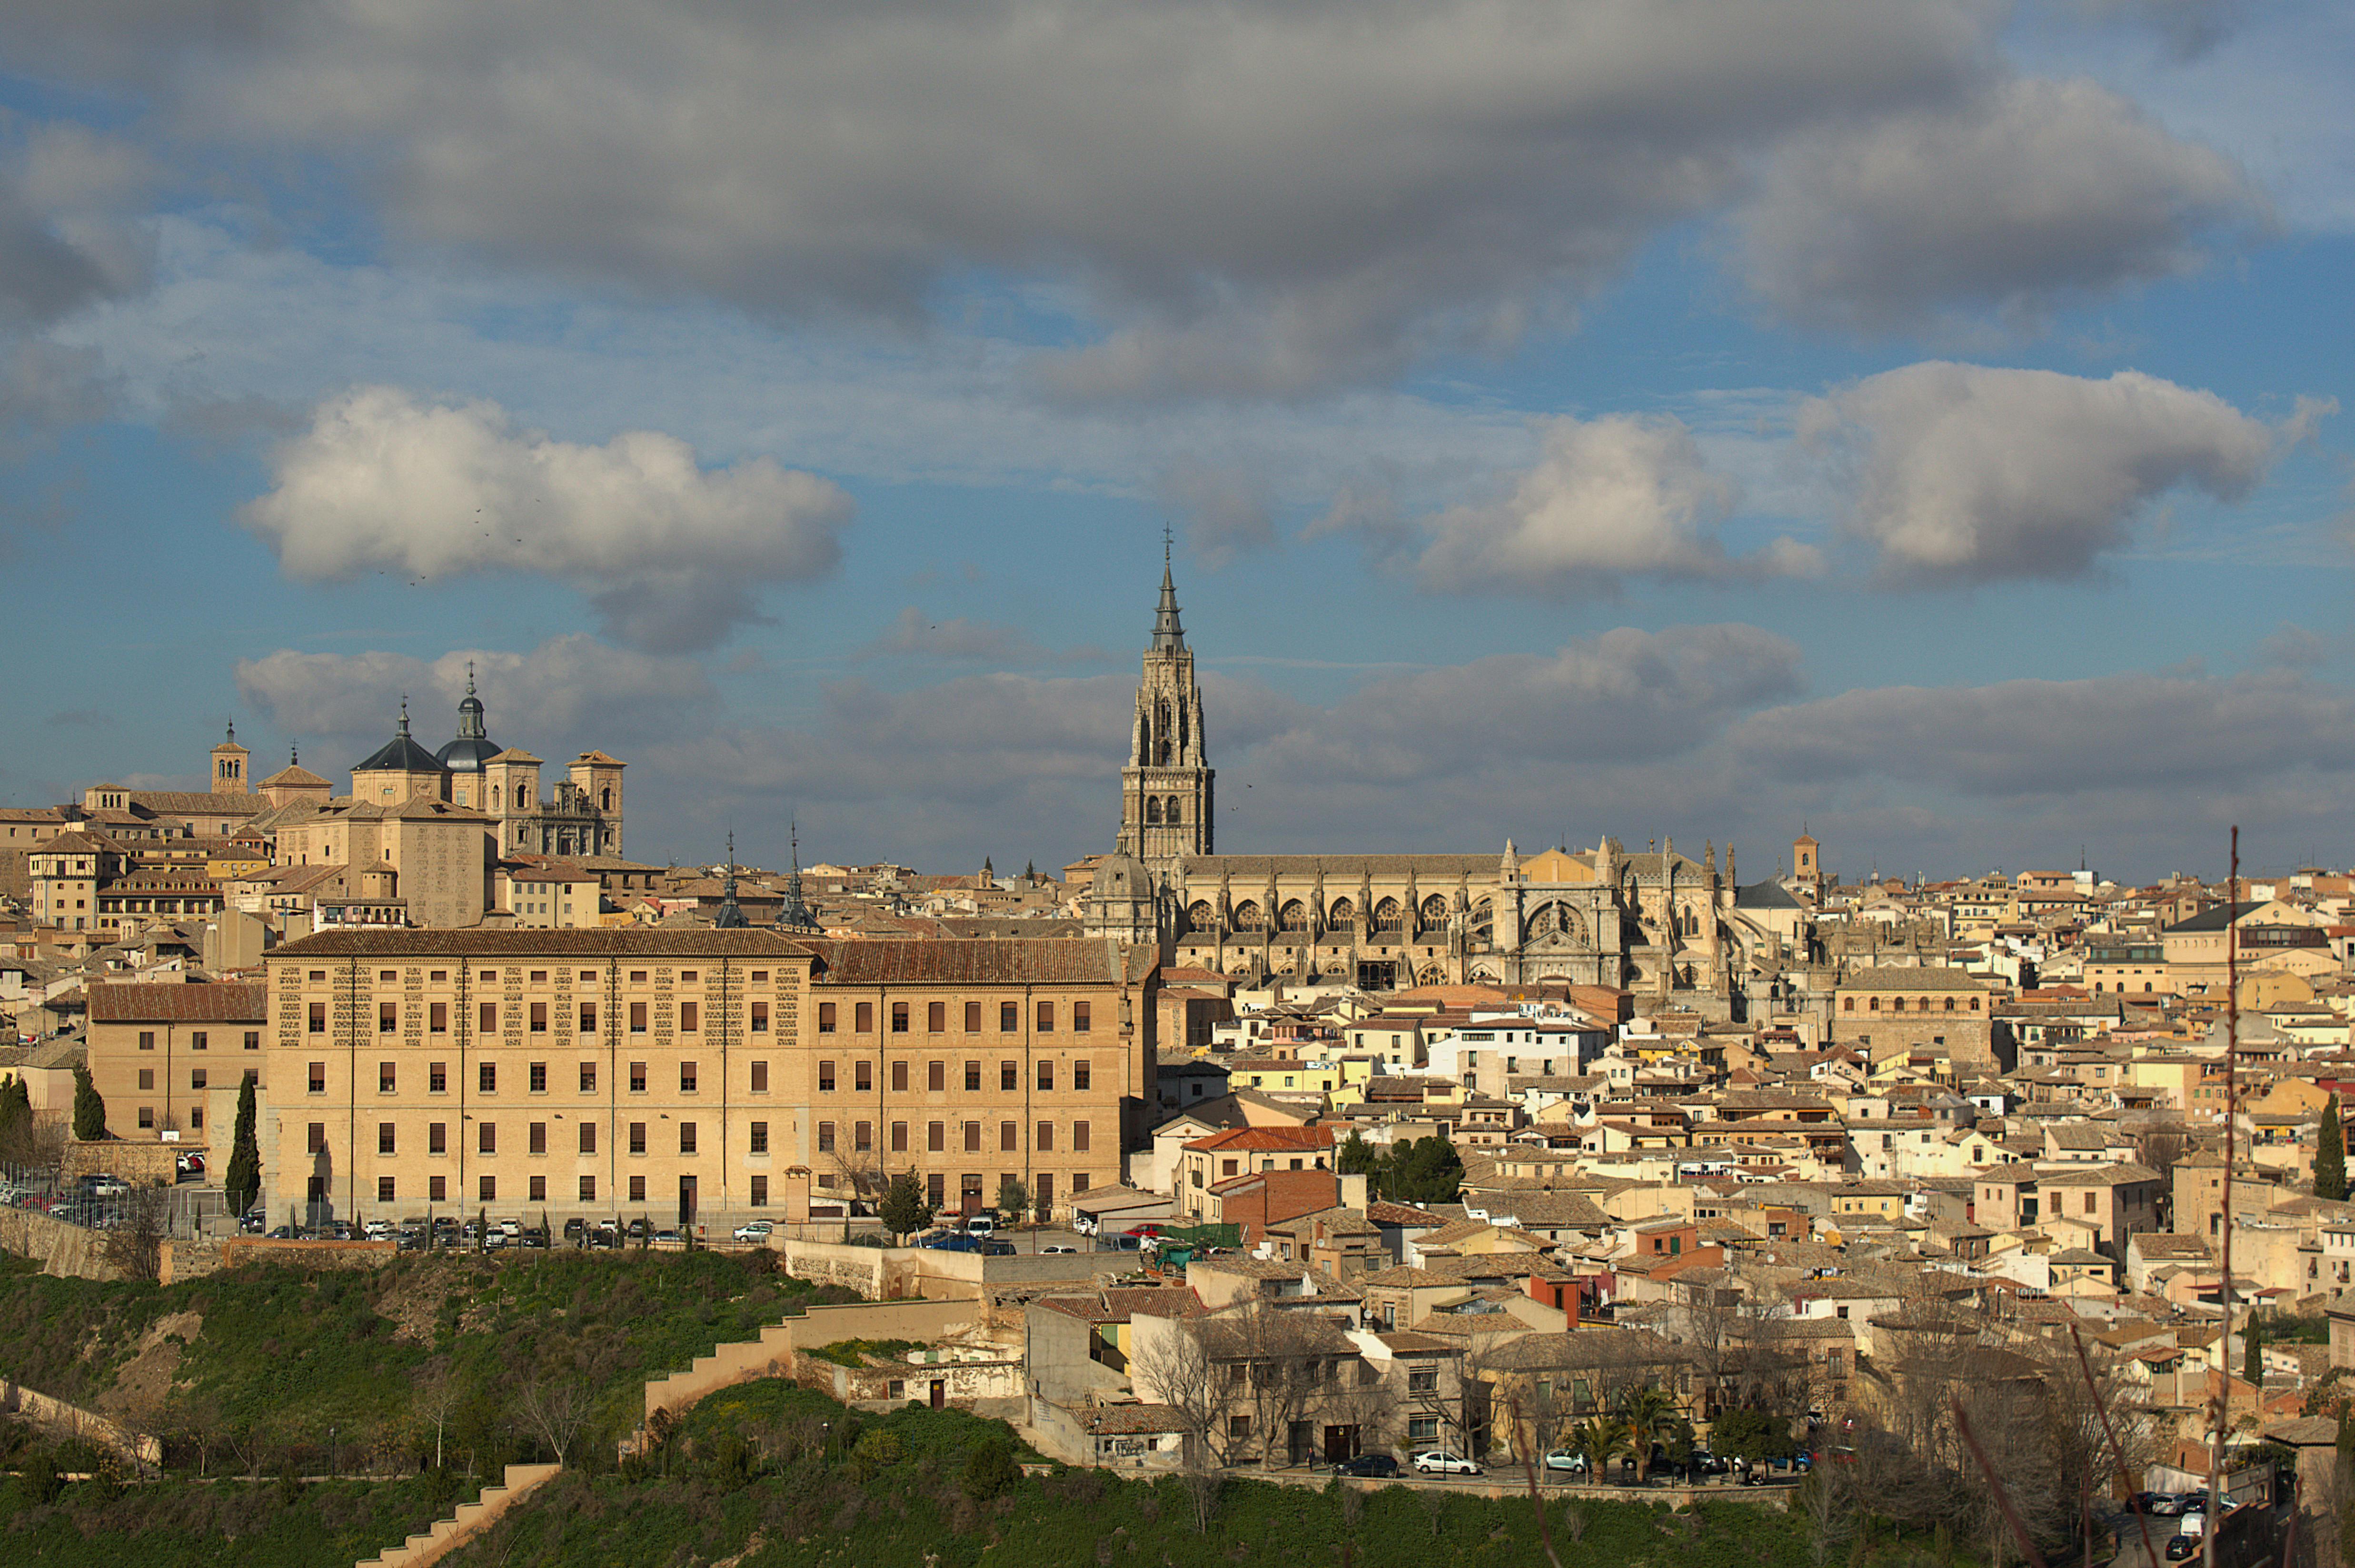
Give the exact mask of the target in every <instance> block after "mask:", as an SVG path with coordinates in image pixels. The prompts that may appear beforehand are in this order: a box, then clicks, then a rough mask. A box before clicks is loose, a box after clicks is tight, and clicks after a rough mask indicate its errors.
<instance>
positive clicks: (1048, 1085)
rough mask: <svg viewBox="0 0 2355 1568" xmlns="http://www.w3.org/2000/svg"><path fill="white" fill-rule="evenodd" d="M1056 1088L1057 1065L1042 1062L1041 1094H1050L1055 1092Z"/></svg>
mask: <svg viewBox="0 0 2355 1568" xmlns="http://www.w3.org/2000/svg"><path fill="white" fill-rule="evenodd" d="M1054 1087H1055V1064H1054V1063H1053V1062H1051V1061H1041V1062H1040V1063H1039V1093H1041V1094H1046V1093H1052V1092H1053V1090H1054Z"/></svg>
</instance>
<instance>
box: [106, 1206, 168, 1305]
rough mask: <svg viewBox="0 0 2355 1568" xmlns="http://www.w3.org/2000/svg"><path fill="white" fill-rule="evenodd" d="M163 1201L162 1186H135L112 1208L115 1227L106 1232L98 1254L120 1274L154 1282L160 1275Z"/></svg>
mask: <svg viewBox="0 0 2355 1568" xmlns="http://www.w3.org/2000/svg"><path fill="white" fill-rule="evenodd" d="M164 1203H165V1198H164V1191H163V1189H161V1188H158V1187H134V1188H133V1189H131V1190H130V1192H129V1193H127V1194H126V1195H125V1196H124V1197H123V1200H122V1202H121V1205H120V1206H119V1207H118V1208H117V1210H116V1211H115V1212H116V1220H115V1223H114V1227H113V1229H112V1230H110V1231H108V1232H107V1233H106V1244H105V1246H104V1248H103V1249H102V1251H101V1256H103V1257H104V1258H105V1259H106V1261H107V1262H108V1263H110V1264H113V1265H114V1266H115V1267H116V1268H117V1269H119V1270H121V1271H122V1274H123V1278H125V1279H128V1280H135V1281H138V1282H140V1283H142V1284H145V1285H153V1284H155V1282H156V1281H157V1280H159V1279H161V1278H162V1277H163V1275H164V1221H165V1213H164Z"/></svg>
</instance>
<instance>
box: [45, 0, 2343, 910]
mask: <svg viewBox="0 0 2355 1568" xmlns="http://www.w3.org/2000/svg"><path fill="white" fill-rule="evenodd" d="M24 20H25V25H23V26H21V27H12V28H11V29H10V36H9V37H7V38H5V39H0V108H5V115H6V117H5V120H0V508H5V510H0V572H5V579H0V581H5V598H0V603H5V606H6V608H7V610H8V613H9V620H10V622H11V625H12V629H13V630H14V632H15V634H16V635H15V636H14V637H13V638H12V640H11V645H12V648H13V649H14V651H15V653H16V659H15V660H14V664H15V674H16V678H15V679H13V680H11V681H9V682H7V683H5V695H0V721H5V726H6V732H7V733H8V735H9V736H10V737H11V740H12V741H13V744H11V745H10V746H9V747H8V748H7V751H6V753H5V760H4V761H0V798H5V799H8V800H11V801H15V802H20V803H35V802H47V801H52V800H56V799H60V798H65V797H66V796H67V795H69V793H71V792H74V791H77V790H79V789H80V787H81V786H82V785H83V784H87V783H89V782H91V781H92V780H94V779H97V778H100V777H110V778H117V779H124V778H128V779H132V780H134V781H136V782H150V783H154V784H167V783H171V782H177V781H182V780H185V781H186V782H189V783H193V782H194V781H195V779H196V778H197V776H199V774H200V771H201V769H202V766H203V761H202V759H203V753H204V751H205V749H206V748H207V747H208V746H209V745H210V744H211V742H212V741H213V740H214V739H215V738H217V736H218V731H219V727H220V726H221V725H222V724H223V723H224V722H226V721H227V720H228V719H229V717H230V716H231V715H232V714H233V715H234V716H235V718H236V720H237V722H238V726H239V735H240V739H241V740H244V741H246V742H247V743H248V744H250V745H251V746H253V747H254V748H255V749H256V751H257V752H261V753H262V755H263V757H264V759H265V760H267V761H270V762H272V763H275V762H276V761H278V760H279V759H282V757H283V756H284V754H285V752H286V750H287V748H288V747H289V746H290V745H292V744H293V743H296V742H299V743H300V744H301V745H302V747H303V755H304V762H305V763H307V764H309V765H311V766H314V767H316V768H318V769H319V770H320V771H322V772H326V773H330V774H331V775H332V776H341V774H342V773H343V771H344V770H345V769H346V768H347V767H348V764H349V763H350V762H351V761H352V760H353V759H354V758H356V757H357V756H359V755H362V754H364V753H365V752H367V751H368V750H370V749H372V748H373V747H374V746H375V745H376V744H377V743H378V741H380V740H381V739H382V737H383V736H384V734H385V733H387V732H388V731H389V727H390V723H391V719H392V715H393V712H394V710H395V708H396V706H397V704H398V701H399V699H400V696H401V695H402V694H403V693H404V692H406V693H407V694H408V695H409V696H410V699H411V708H412V710H413V711H414V712H415V713H416V714H417V716H418V730H419V732H420V733H421V735H422V736H424V737H425V738H427V739H428V740H429V741H433V742H438V741H439V740H440V739H442V738H443V737H444V735H445V732H446V731H449V730H450V729H451V728H452V726H453V713H452V709H453V704H454V701H455V699H456V696H457V691H458V688H459V686H460V684H461V683H462V682H463V680H464V667H465V665H466V663H467V661H468V660H469V659H472V660H473V661H474V662H475V664H476V665H477V667H478V668H479V671H480V678H481V681H482V685H483V690H484V695H485V699H486V701H487V702H488V704H489V708H490V720H491V730H492V733H493V735H494V737H495V738H496V739H497V740H500V741H504V742H506V743H510V744H519V745H523V746H527V747H528V748H529V749H531V750H533V751H535V752H538V753H539V754H540V755H542V756H543V757H549V758H561V757H563V756H565V755H568V754H569V753H570V752H572V751H575V750H579V749H581V748H583V747H587V746H591V745H601V746H603V747H604V748H605V749H607V750H609V751H611V752H614V753H616V754H618V755H620V756H623V758H625V759H626V760H628V761H629V762H630V763H632V772H631V773H630V781H631V790H632V796H633V799H632V813H631V815H632V830H631V833H630V848H631V849H632V851H633V853H634V854H636V855H638V856H641V857H644V858H649V859H667V858H674V857H675V858H677V859H682V860H692V859H704V858H709V857H710V856H712V855H714V854H716V853H717V846H718V844H719V838H720V835H721V834H722V833H724V832H725V831H726V830H727V829H728V828H729V827H730V826H732V827H734V828H735V830H736V832H737V836H738V840H739V843H740V845H741V846H742V847H744V848H748V849H749V850H750V852H751V855H752V856H753V857H754V858H757V859H766V860H770V861H775V860H778V859H782V855H783V841H784V837H785V825H786V823H787V822H788V821H789V820H791V819H794V818H798V819H799V821H800V822H801V823H802V824H803V838H804V843H805V847H806V848H807V850H808V852H809V853H810V854H811V855H813V856H815V857H818V858H825V859H846V860H847V859H868V858H873V857H886V856H888V857H893V858H897V859H903V860H909V861H912V862H914V863H916V864H919V865H922V866H925V867H928V868H935V869H940V868H951V867H954V868H963V867H965V866H967V865H969V864H976V863H978V861H979V859H981V857H982V856H984V855H988V856H991V857H993V858H994V859H995V861H996V864H997V865H998V866H999V867H1001V868H1004V867H1007V866H1009V865H1019V864H1021V863H1022V862H1023V861H1025V860H1029V859H1035V860H1036V861H1038V862H1039V864H1041V865H1055V864H1060V863H1061V862H1062V861H1063V860H1065V859H1070V858H1071V857H1074V856H1077V855H1079V854H1082V853H1084V852H1087V851H1089V850H1092V849H1096V848H1103V846H1104V845H1105V843H1106V842H1107V840H1108V838H1109V837H1110V833H1111V830H1112V824H1113V817H1114V793H1113V790H1112V787H1111V784H1112V779H1113V777H1114V773H1115V771H1116V769H1117V767H1118V763H1119V760H1120V757H1119V747H1120V744H1121V738H1122V735H1123V733H1124V723H1123V720H1124V710H1125V709H1126V706H1127V703H1128V700H1129V692H1130V690H1131V688H1132V686H1133V681H1134V676H1135V657H1136V651H1137V650H1138V649H1139V648H1140V647H1141V645H1142V644H1143V642H1144V639H1145V635H1146V630H1147V628H1148V625H1149V617H1150V613H1151V608H1152V597H1153V589H1154V586H1155V583H1156V572H1157V568H1158V565H1159V561H1158V559H1157V558H1158V555H1159V551H1160V543H1161V528H1162V527H1163V525H1164V524H1165V523H1167V524H1169V525H1171V526H1173V527H1174V528H1175V529H1176V531H1177V572H1178V578H1179V583H1180V588H1181V597H1182V599H1183V601H1184V603H1185V606H1186V614H1187V624H1188V630H1189V633H1190V634H1191V635H1192V639H1193V641H1194V644H1195V645H1196V647H1197V649H1198V651H1199V656H1200V658H1201V661H1202V665H1203V668H1204V670H1205V675H1206V679H1207V680H1208V682H1209V722H1210V742H1211V751H1212V757H1213V760H1214V761H1215V762H1216V763H1218V765H1219V767H1220V795H1221V805H1222V813H1221V815H1222V816H1223V818H1224V820H1222V821H1221V823H1220V848H1225V849H1230V850H1238V851H1244V852H1249V851H1252V850H1257V849H1265V850H1270V851H1291V850H1311V849H1316V848H1415V849H1456V850H1462V849H1485V848H1490V847H1492V846H1493V847H1496V848H1501V846H1502V842H1503V840H1504V838H1505V837H1507V836H1508V835H1510V836H1512V837H1515V838H1517V839H1518V841H1519V842H1520V843H1521V844H1523V845H1524V846H1528V845H1529V844H1531V843H1536V842H1552V841H1564V840H1566V841H1569V842H1572V843H1576V844H1588V843H1592V842H1593V840H1594V839H1596V838H1597V837H1601V836H1603V835H1604V834H1612V835H1615V836H1617V837H1620V838H1622V839H1623V840H1625V841H1628V842H1630V843H1640V842H1642V841H1644V840H1646V839H1649V838H1652V837H1675V838H1677V839H1678V841H1679V843H1680V845H1682V844H1685V843H1691V844H1693V845H1696V846H1697V845H1698V843H1699V842H1700V840H1702V839H1703V838H1709V839H1712V840H1714V841H1715V842H1716V843H1718V844H1719V845H1721V846H1722V845H1723V844H1725V843H1727V842H1728V841H1731V842H1732V843H1734V844H1735V845H1736V846H1737V848H1740V849H1741V851H1742V870H1743V873H1744V874H1745V876H1747V875H1751V874H1753V873H1764V872H1765V871H1768V870H1771V869H1773V868H1774V864H1775V862H1776V859H1777V855H1778V852H1779V851H1780V850H1781V849H1782V848H1783V847H1784V846H1785V845H1787V843H1788V840H1789V839H1790V837H1792V836H1793V835H1794V834H1796V832H1797V831H1798V829H1799V826H1800V824H1801V823H1803V822H1804V823H1805V824H1806V826H1807V827H1809V828H1810V829H1812V831H1813V832H1814V833H1815V834H1816V835H1817V837H1820V838H1822V839H1824V840H1825V841H1826V844H1827V852H1826V853H1827V860H1828V864H1829V865H1830V866H1832V867H1833V868H1834V869H1838V870H1840V871H1842V872H1845V873H1847V874H1849V875H1851V876H1856V875H1861V874H1863V873H1865V872H1866V871H1868V870H1870V869H1873V868H1874V867H1876V866H1877V867H1878V868H1879V869H1881V870H1882V871H1883V872H1904V873H1908V874H1911V873H1913V872H1915V871H1922V872H1926V873H1929V874H1932V875H1939V874H1962V873H1967V872H1974V871H1979V870H1984V869H1989V868H1992V867H2004V868H2008V869H2022V868H2026V867H2030V866H2035V865H2051V864H2072V865H2073V864H2075V863H2076V857H2077V856H2078V855H2079V854H2080V853H2083V855H2084V856H2085V857H2087V858H2088V859H2090V861H2091V862H2092V863H2093V864H2094V865H2095V866H2096V867H2097V868H2099V869H2102V870H2104V871H2105V872H2107V873H2110V874H2113V875H2116V876H2119V877H2122V878H2137V879H2139V878H2148V877H2154V876H2158V875H2163V874H2165V873H2166V872H2168V871H2170V870H2174V869H2188V870H2196V871H2201V872H2205V873H2209V874H2217V873H2219V872H2220V871H2221V869H2222V843H2223V837H2224V830H2225V827H2227V825H2229V824H2231V823H2232V822H2236V821H2237V822H2239V823H2241V824H2242V825H2243V828H2244V844H2245V846H2246V848H2247V858H2248V859H2249V861H2250V862H2251V863H2252V864H2254V865H2257V866H2261V867H2274V868H2286V867H2288V866H2290V865H2293V864H2296V863H2299V862H2302V861H2305V860H2307V859H2319V860H2322V861H2325V862H2331V863H2339V864H2345V863H2347V862H2348V861H2350V859H2355V842H2350V833H2349V830H2348V827H2347V816H2346V813H2345V812H2344V810H2343V802H2344V801H2345V799H2346V798H2347V795H2348V786H2349V785H2350V783H2355V778H2350V773H2355V684H2350V683H2355V645H2350V637H2349V632H2348V627H2347V624H2346V616H2345V613H2344V609H2343V605H2344V603H2345V602H2346V597H2347V591H2348V588H2349V586H2350V583H2349V575H2350V572H2349V569H2350V553H2349V552H2350V517H2355V496H2350V462H2349V456H2350V442H2349V439H2348V435H2347V430H2346V422H2345V421H2346V417H2347V416H2346V415H2345V414H2344V413H2342V412H2341V411H2340V405H2341V404H2342V403H2346V404H2349V405H2350V409H2355V387H2350V386H2349V385H2347V384H2346V383H2347V382H2348V381H2349V379H2350V371H2349V368H2348V367H2349V366H2350V364H2355V352H2350V350H2355V310H2350V304H2349V301H2350V288H2349V283H2350V277H2355V123H2350V122H2351V121H2355V116H2350V111H2349V109H2348V107H2347V102H2346V97H2347V95H2346V93H2345V91H2344V84H2345V82H2346V81H2347V80H2350V77H2355V21H2350V18H2349V17H2348V16H2347V14H2346V13H2345V11H2344V8H2342V7H2329V6H2324V5H2272V6H2265V7H2257V6H2253V5H2238V4H2233V3H2231V0H2213V3H2202V0H2068V3H2056V4H2052V5H2041V6H2026V5H2023V6H2019V7H2017V8H2006V7H2002V6H1998V5H1987V4H1978V3H1976V0H1967V3H1966V0H1955V3H1953V4H1938V3H1933V0H1925V3H1922V4H1907V5H1887V4H1872V3H1867V0H1804V3H1801V0H1690V3H1681V0H1679V3H1668V4H1643V5H1638V4H1635V3H1634V0H1624V3H1615V4H1614V3H1591V4H1569V5H1565V4H1560V3H1556V4H1551V5H1538V4H1533V3H1524V0H1444V3H1442V4H1439V5H1428V4H1425V5H1412V6H1409V5H1396V6H1383V5H1375V6H1366V5H1340V4H1337V3H1330V4H1328V3H1325V0H1312V3H1309V4H1305V5H1304V4H1292V5H1266V6H1233V5H1208V4H1205V5H1191V4H1187V3H1183V0H1177V3H1165V4H1161V5H1152V6H1128V5H1084V6H1082V5H1071V4H1064V3H1057V0H995V3H993V4H989V5H981V6H971V5H964V6H956V7H936V6H932V5H923V4H911V5H903V6H896V7H873V6H847V5H845V6H830V5H818V6H812V7H800V8H794V10H792V11H791V12H779V11H776V10H774V9H773V8H771V7H766V6H759V5H751V4H749V3H748V4H744V5H733V4H726V3H719V0H706V3H697V4H689V3H687V0H670V3H656V0H634V3H630V0H591V3H586V4H567V5H561V6H559V5H556V4H555V3H554V0H517V3H516V4H513V5H506V6H502V7H499V8H497V9H496V11H492V12H483V11H479V10H477V9H473V8H466V7H460V6H454V5H453V6H441V5H421V6H418V7H411V8H404V9H403V10H402V11H401V12H400V13H399V14H398V15H397V16H396V14H395V13H392V12H387V11H384V10H382V9H380V8H371V7H367V6H363V5H358V4H357V0H317V3H312V4H304V5H295V4H291V3H289V4H283V5H281V4H265V5H257V6H253V7H249V8H241V9H240V12H239V14H238V17H237V20H236V21H235V24H234V25H233V26H224V25H221V24H218V23H212V22H207V21H202V20H192V19H191V13H190V11H189V9H188V8H186V7H184V6H179V5H163V4H157V3H152V0H112V3H111V4H108V5H88V4H83V5H74V6H64V5H59V6H55V7H34V8H32V10H31V11H30V13H29V14H28V15H27V16H26V18H25V19H24Z"/></svg>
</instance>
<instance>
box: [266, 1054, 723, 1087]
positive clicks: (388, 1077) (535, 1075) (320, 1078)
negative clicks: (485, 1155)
mask: <svg viewBox="0 0 2355 1568" xmlns="http://www.w3.org/2000/svg"><path fill="white" fill-rule="evenodd" d="M700 1081H701V1079H700V1075H699V1072H698V1067H697V1064H696V1063H694V1062H692V1061H682V1062H680V1063H679V1064H678V1092H679V1093H682V1094H692V1093H695V1092H696V1087H697V1085H698V1083H700ZM525 1082H526V1083H527V1084H528V1085H529V1086H530V1091H531V1093H535V1094H545V1093H548V1063H547V1062H545V1061H534V1062H531V1063H528V1064H527V1066H526V1068H525ZM580 1083H581V1093H583V1094H594V1093H596V1092H597V1064H596V1063H595V1062H593V1061H583V1062H581V1064H580ZM308 1086H309V1089H310V1092H311V1093H314V1094H324V1093H326V1092H327V1064H326V1063H325V1062H324V1061H314V1062H312V1063H311V1064H310V1072H309V1085H308ZM376 1087H377V1093H379V1094H397V1093H400V1063H399V1062H395V1061H379V1062H378V1063H377V1064H376ZM751 1090H752V1093H755V1094H765V1093H768V1092H769V1064H768V1063H767V1062H765V1061H755V1062H753V1063H751ZM425 1092H426V1093H429V1094H446V1093H449V1092H450V1064H449V1063H448V1062H446V1061H429V1062H427V1063H426V1064H425ZM474 1092H475V1093H478V1094H496V1093H498V1092H499V1064H498V1063H497V1062H496V1061H478V1062H476V1063H474ZM645 1092H646V1064H645V1062H643V1061H633V1062H631V1063H630V1093H633V1094H643V1093H645Z"/></svg>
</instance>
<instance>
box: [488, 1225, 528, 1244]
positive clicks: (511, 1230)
mask: <svg viewBox="0 0 2355 1568" xmlns="http://www.w3.org/2000/svg"><path fill="white" fill-rule="evenodd" d="M492 1223H493V1224H495V1225H496V1226H497V1227H498V1228H499V1229H500V1230H502V1231H505V1232H506V1235H507V1240H508V1241H510V1242H512V1241H514V1240H515V1239H516V1238H517V1237H518V1236H520V1235H522V1234H523V1221H520V1220H495V1221H492Z"/></svg>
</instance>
